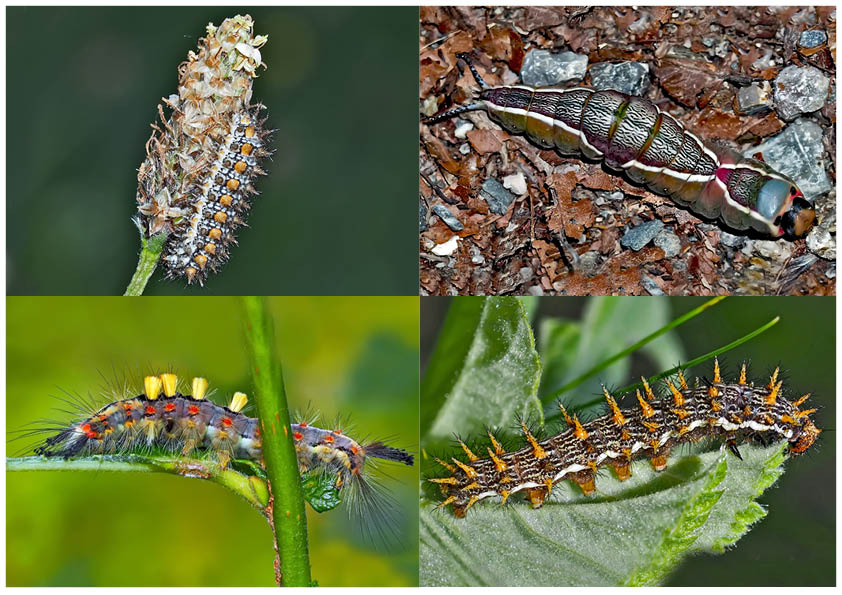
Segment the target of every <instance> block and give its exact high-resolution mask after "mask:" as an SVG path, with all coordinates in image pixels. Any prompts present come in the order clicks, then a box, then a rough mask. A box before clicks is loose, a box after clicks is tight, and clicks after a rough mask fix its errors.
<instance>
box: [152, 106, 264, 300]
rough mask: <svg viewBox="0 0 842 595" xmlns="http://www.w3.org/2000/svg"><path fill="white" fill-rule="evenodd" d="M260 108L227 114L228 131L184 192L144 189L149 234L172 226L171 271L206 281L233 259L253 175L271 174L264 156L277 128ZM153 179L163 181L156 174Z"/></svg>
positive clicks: (165, 258) (165, 257) (166, 255)
mask: <svg viewBox="0 0 842 595" xmlns="http://www.w3.org/2000/svg"><path fill="white" fill-rule="evenodd" d="M261 109H263V106H262V105H257V106H254V107H251V108H249V107H244V108H243V109H242V110H241V111H239V112H235V113H232V114H226V117H228V118H230V122H229V123H228V124H227V126H225V128H227V131H228V132H227V134H226V135H224V137H222V138H221V139H219V140H218V142H217V145H216V148H215V151H214V152H212V154H213V161H211V162H210V163H207V164H206V165H204V167H202V168H201V169H200V170H199V171H196V172H192V173H191V176H192V179H193V182H192V183H191V184H189V185H188V186H187V192H186V193H185V194H184V195H183V196H172V195H171V193H169V192H167V191H166V188H164V189H163V190H160V191H157V193H156V194H154V196H153V195H150V193H149V192H143V191H142V188H141V191H139V193H138V202H139V203H140V204H139V206H138V212H139V213H140V216H141V219H142V226H143V227H144V228H145V229H147V230H148V233H150V234H154V233H159V232H160V231H161V230H162V229H163V228H167V229H168V230H169V231H170V235H169V237H168V238H167V242H166V244H165V246H164V250H163V253H162V256H161V262H162V263H163V264H164V266H165V268H166V274H167V277H169V278H176V277H182V276H183V277H186V278H187V282H188V283H195V282H198V283H200V284H203V283H204V281H205V279H207V276H208V274H209V272H216V271H217V270H218V269H219V268H220V267H221V266H222V265H223V264H224V263H225V262H226V261H227V260H228V258H229V256H230V247H231V246H232V245H235V244H236V243H237V240H236V237H235V231H236V229H237V228H238V227H240V226H242V225H245V221H246V216H247V212H248V210H249V208H250V207H251V204H250V202H249V200H250V197H251V196H253V195H256V194H258V192H257V191H256V190H255V188H254V180H255V179H256V178H257V177H258V176H261V175H265V174H266V172H265V171H264V170H263V169H262V168H261V167H260V165H259V163H260V160H261V159H262V158H265V157H268V156H269V155H271V152H270V151H268V150H267V149H266V148H265V146H266V144H267V142H268V137H269V136H270V134H271V132H272V131H270V130H266V129H265V128H263V123H264V120H260V119H258V113H259V111H260V110H261ZM152 183H154V184H157V183H158V182H157V181H156V180H154V178H152V182H150V184H152ZM141 186H143V182H141Z"/></svg>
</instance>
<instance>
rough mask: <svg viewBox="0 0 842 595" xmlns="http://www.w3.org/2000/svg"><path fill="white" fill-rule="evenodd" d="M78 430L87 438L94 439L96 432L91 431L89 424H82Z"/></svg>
mask: <svg viewBox="0 0 842 595" xmlns="http://www.w3.org/2000/svg"><path fill="white" fill-rule="evenodd" d="M79 429H80V430H82V431H83V432H84V433H85V436H87V437H88V438H96V437H97V432H96V431H95V430H92V429H91V424H82V425H81V426H79Z"/></svg>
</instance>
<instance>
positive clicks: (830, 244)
mask: <svg viewBox="0 0 842 595" xmlns="http://www.w3.org/2000/svg"><path fill="white" fill-rule="evenodd" d="M807 249H809V250H810V252H812V253H813V254H815V255H816V256H818V257H819V258H824V259H825V260H836V238H835V237H834V236H833V235H832V234H831V233H830V231H828V230H827V229H825V228H824V227H820V226H818V225H817V226H816V227H814V228H813V229H812V230H811V231H810V233H809V234H808V235H807Z"/></svg>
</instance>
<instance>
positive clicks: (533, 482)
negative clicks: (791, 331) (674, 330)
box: [428, 361, 821, 517]
mask: <svg viewBox="0 0 842 595" xmlns="http://www.w3.org/2000/svg"><path fill="white" fill-rule="evenodd" d="M778 372H779V370H778V369H776V370H775V372H774V373H773V374H772V377H771V378H770V380H769V382H768V383H767V384H765V385H764V386H759V387H756V386H754V384H753V383H750V384H749V383H747V382H746V365H745V364H743V365H742V368H741V370H740V377H739V379H738V380H737V381H736V382H733V383H727V382H723V380H722V377H721V375H720V371H719V362H718V361H716V362H715V363H714V375H713V381H712V382H707V381H706V382H705V385H704V386H699V384H698V381H697V382H696V384H695V386H693V387H690V386H688V384H687V382H686V381H685V379H684V376H683V374H682V373H681V372H680V371H679V373H678V386H675V385H674V384H673V383H671V382H670V381H669V380H667V381H666V386H667V388H668V389H669V392H670V394H669V395H668V396H667V397H665V398H662V399H658V398H656V396H655V394H654V393H653V391H652V389H651V388H650V386H649V384H648V382H647V381H646V379H642V380H643V386H644V392H645V397H644V396H643V395H641V393H640V391H639V390H638V391H637V392H636V397H637V400H638V403H639V405H640V408H639V409H634V410H621V409H620V407H619V406H618V405H617V401H616V400H615V399H614V397H613V396H611V395H610V394H609V393H608V391H607V390H605V389H604V388H603V392H604V393H605V399H606V400H607V401H608V406H609V410H610V411H609V413H608V414H606V415H603V416H601V417H599V418H597V419H594V420H592V421H590V422H588V423H585V424H583V423H581V422H580V421H579V419H578V418H577V417H576V416H575V415H574V416H572V417H571V416H570V415H568V413H567V411H565V409H564V407H563V406H561V405H560V404H559V406H560V407H561V411H562V415H563V416H564V419H565V421H566V422H567V426H568V429H567V430H565V431H563V432H561V433H560V434H557V435H555V436H552V437H550V438H547V439H545V440H537V439H536V438H535V437H534V436H533V435H532V433H531V432H530V431H529V429H528V428H527V427H526V424H521V427H522V429H523V433H524V435H525V437H526V440H527V445H526V446H524V447H523V448H521V449H519V450H517V451H514V452H508V453H507V452H505V451H504V449H503V447H502V446H501V445H500V443H499V441H498V440H497V439H496V438H495V437H494V436H493V435H492V434H491V433H490V432H489V434H488V435H489V438H490V439H491V445H492V447H493V450H492V448H490V447H489V448H488V458H480V457H478V456H477V455H475V454H474V453H473V452H472V451H471V449H470V448H468V446H467V445H465V444H464V443H463V442H461V441H460V445H461V447H462V449H463V450H464V452H465V455H466V456H467V457H468V462H467V463H463V462H462V461H460V460H458V459H456V458H455V457H454V458H453V459H452V461H453V464H451V463H448V462H445V461H442V460H439V459H436V460H437V461H438V462H439V463H440V464H441V465H442V466H444V467H445V468H446V469H447V470H448V471H450V473H451V475H450V476H449V477H443V478H431V479H429V480H428V481H430V482H433V483H436V484H438V485H439V486H440V488H441V491H442V493H443V494H444V497H445V498H444V500H443V501H442V502H441V503H440V504H439V506H438V508H442V507H445V506H447V505H452V507H453V513H454V514H455V515H456V516H457V517H464V516H465V513H466V512H467V511H468V509H469V508H470V507H471V506H473V505H474V504H476V503H477V502H479V501H480V500H483V499H485V498H488V497H492V496H499V497H500V498H501V499H502V503H503V504H505V503H506V501H507V500H508V499H509V497H510V496H512V495H513V494H516V493H517V492H520V491H525V492H526V496H527V499H528V500H529V502H530V503H531V505H532V507H533V508H539V507H540V506H541V505H542V504H543V503H544V501H545V500H546V499H547V497H548V496H549V495H550V493H551V491H552V488H553V485H555V484H557V483H558V482H560V481H563V480H567V479H569V480H572V481H573V482H574V483H576V484H577V485H578V486H579V487H580V488H581V489H582V492H584V494H585V495H590V494H593V493H594V492H595V490H596V485H595V481H594V480H595V477H596V472H597V470H598V469H599V468H600V467H604V466H610V467H612V468H613V469H614V471H615V473H616V475H617V478H618V479H619V480H620V481H625V480H626V479H628V478H629V477H630V476H631V463H632V461H634V460H635V459H637V458H640V457H644V456H645V457H647V458H648V459H649V461H650V463H651V465H652V467H653V468H654V469H655V471H663V470H664V469H666V467H667V458H668V456H669V453H670V450H671V449H672V448H674V447H675V446H677V445H679V444H682V443H686V442H695V441H698V440H701V439H702V438H705V437H722V438H724V439H725V441H726V444H727V445H728V447H729V449H730V450H731V452H732V453H734V455H736V456H737V457H740V454H739V450H738V448H737V445H738V443H739V442H740V441H744V440H746V439H755V440H758V441H772V440H786V441H787V442H789V452H790V453H792V454H794V455H797V454H801V453H803V452H805V451H806V450H807V449H809V448H810V446H812V444H813V443H814V442H815V441H816V438H817V437H818V435H819V434H820V433H821V430H820V429H818V428H817V427H816V426H815V425H814V424H813V422H812V420H810V418H809V415H810V414H811V413H813V412H815V411H816V410H815V409H807V410H804V411H801V410H799V406H800V405H801V404H803V403H804V401H806V400H807V398H808V397H809V394H808V395H804V396H803V397H801V398H799V399H798V400H797V401H795V402H790V401H789V400H787V399H786V398H784V397H783V395H782V394H781V387H782V385H783V381H779V380H778Z"/></svg>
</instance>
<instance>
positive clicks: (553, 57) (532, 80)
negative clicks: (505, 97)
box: [520, 50, 588, 87]
mask: <svg viewBox="0 0 842 595" xmlns="http://www.w3.org/2000/svg"><path fill="white" fill-rule="evenodd" d="M587 69H588V57H587V56H586V55H583V54H574V53H573V52H560V53H557V54H554V53H552V52H550V51H549V50H532V51H531V52H529V53H528V54H526V57H525V58H524V60H523V68H521V71H520V77H521V80H522V81H523V84H524V85H529V86H530V87H548V86H551V85H558V84H560V83H566V82H568V81H581V80H582V79H583V78H585V72H586V71H587Z"/></svg>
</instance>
